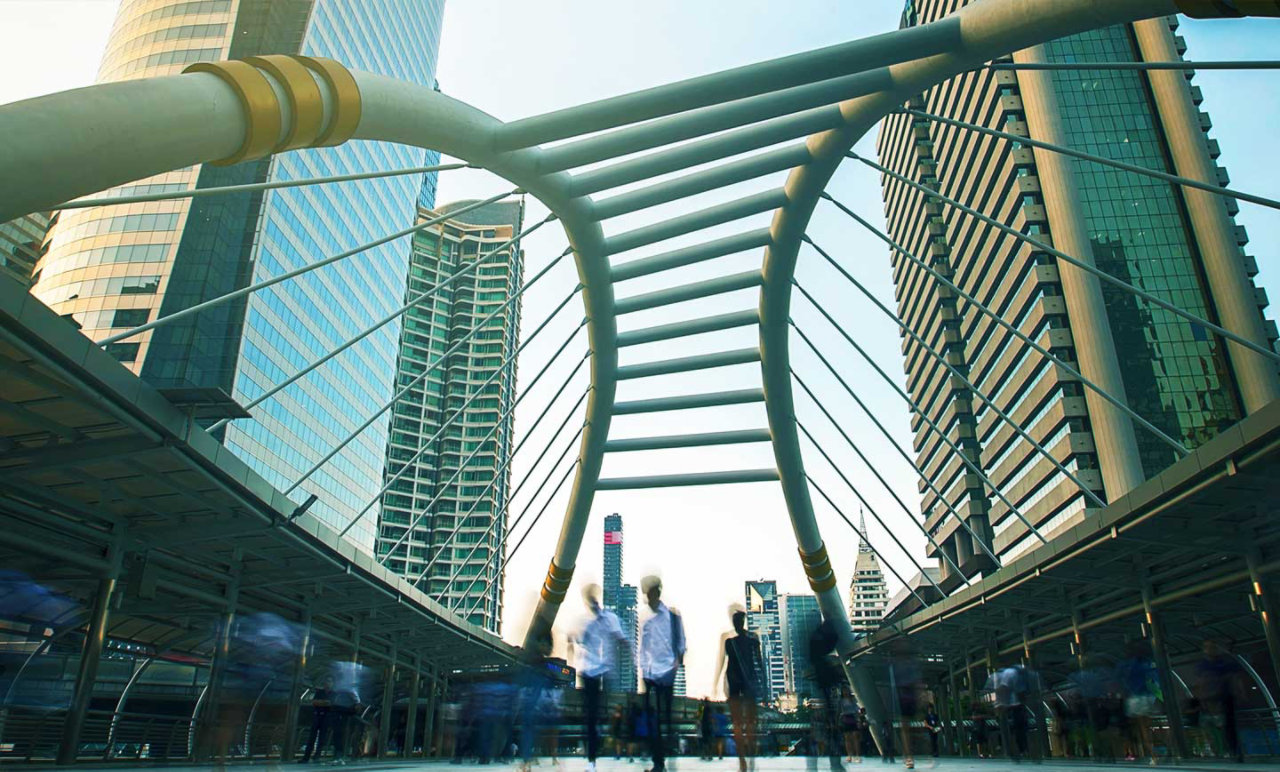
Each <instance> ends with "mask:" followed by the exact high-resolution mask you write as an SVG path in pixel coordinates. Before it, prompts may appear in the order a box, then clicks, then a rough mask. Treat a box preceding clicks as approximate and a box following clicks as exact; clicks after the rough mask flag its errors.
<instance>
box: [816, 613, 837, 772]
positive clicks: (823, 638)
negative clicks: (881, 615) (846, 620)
mask: <svg viewBox="0 0 1280 772" xmlns="http://www.w3.org/2000/svg"><path fill="white" fill-rule="evenodd" d="M838 640H839V637H838V636H837V634H836V628H835V625H833V624H831V621H830V620H824V621H823V622H822V623H821V624H819V625H818V626H817V628H815V629H814V631H813V632H812V633H810V635H809V666H810V667H812V668H813V672H812V678H813V684H814V687H815V690H816V691H817V693H818V695H820V696H819V700H820V701H821V705H820V706H816V708H815V709H814V710H813V712H812V714H811V718H812V721H813V729H812V735H811V736H812V742H813V744H814V748H813V755H812V756H811V757H810V758H815V757H816V756H817V754H818V752H819V747H822V746H825V748H826V751H827V758H828V759H829V760H830V762H831V769H833V770H838V771H842V770H844V765H843V764H842V763H840V747H841V742H840V734H839V732H840V686H841V685H842V684H843V683H844V672H843V670H841V668H840V662H839V660H838V659H836V654H835V651H836V643H837V642H838ZM815 761H816V759H815ZM811 763H815V762H811Z"/></svg>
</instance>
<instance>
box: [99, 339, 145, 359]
mask: <svg viewBox="0 0 1280 772" xmlns="http://www.w3.org/2000/svg"><path fill="white" fill-rule="evenodd" d="M141 345H142V344H141V343H108V344H107V348H106V352H107V353H108V354H110V355H111V356H113V357H115V358H116V361H117V362H136V361H137V360H138V347H139V346H141Z"/></svg>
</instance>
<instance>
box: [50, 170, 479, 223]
mask: <svg viewBox="0 0 1280 772" xmlns="http://www.w3.org/2000/svg"><path fill="white" fill-rule="evenodd" d="M475 168H478V167H476V166H475V165H474V164H469V163H452V164H436V165H435V166H415V167H413V168H410V169H395V170H392V171H389V172H361V173H360V174H338V175H334V176H331V177H311V178H309V179H305V180H279V181H276V182H254V183H251V184H249V185H223V186H221V187H216V188H193V189H191V190H180V191H177V192H171V193H142V194H140V195H136V196H101V197H99V198H83V199H80V200H79V201H68V202H67V203H65V204H58V205H57V206H51V207H49V208H50V209H51V210H53V211H58V210H60V209H87V208H89V207H93V206H119V205H120V204H141V203H145V202H148V201H173V200H176V199H180V198H204V197H206V196H218V195H223V194H227V193H254V192H256V191H259V190H277V189H279V188H300V187H305V186H308V185H325V184H328V183H331V182H355V181H356V180H376V179H381V178H383V177H404V176H407V175H410V174H430V173H431V172H448V171H453V170H454V169H475Z"/></svg>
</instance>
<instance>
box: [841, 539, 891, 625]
mask: <svg viewBox="0 0 1280 772" xmlns="http://www.w3.org/2000/svg"><path fill="white" fill-rule="evenodd" d="M858 528H859V530H860V531H861V532H862V533H864V534H865V533H866V532H867V520H866V518H865V517H864V516H863V515H862V513H858ZM888 603H889V585H888V584H886V583H885V581H884V571H883V570H882V569H881V568H880V558H879V557H877V556H876V553H875V552H874V551H873V550H872V549H871V544H870V543H869V542H868V541H867V540H866V539H863V540H862V543H860V544H859V545H858V559H857V561H856V562H855V563H854V565H853V579H852V580H851V581H850V582H849V626H850V627H851V628H853V634H854V635H866V634H867V633H869V632H872V631H873V630H876V629H877V628H879V627H880V620H881V619H883V618H884V610H885V607H886V606H887V605H888Z"/></svg>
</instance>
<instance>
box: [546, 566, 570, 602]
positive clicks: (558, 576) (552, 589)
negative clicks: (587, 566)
mask: <svg viewBox="0 0 1280 772" xmlns="http://www.w3.org/2000/svg"><path fill="white" fill-rule="evenodd" d="M571 581H573V569H572V568H561V567H560V566H557V565H556V562H555V561H554V560H552V561H551V566H550V567H549V568H547V580H546V581H545V582H543V584H542V599H543V600H545V601H547V602H548V603H557V604H558V603H561V602H563V601H564V595H565V593H566V592H568V591H569V583H570V582H571Z"/></svg>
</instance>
